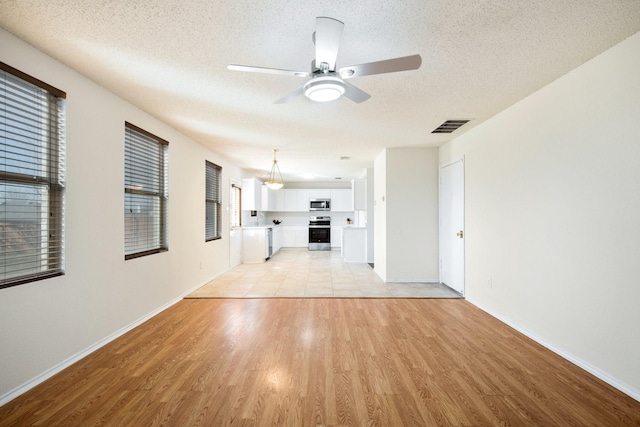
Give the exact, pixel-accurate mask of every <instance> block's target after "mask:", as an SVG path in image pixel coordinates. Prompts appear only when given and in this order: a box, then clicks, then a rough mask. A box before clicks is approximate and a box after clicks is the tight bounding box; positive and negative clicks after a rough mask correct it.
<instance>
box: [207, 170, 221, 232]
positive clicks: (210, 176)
mask: <svg viewBox="0 0 640 427" xmlns="http://www.w3.org/2000/svg"><path fill="white" fill-rule="evenodd" d="M221 172H222V168H221V167H220V166H218V165H216V164H214V163H211V162H208V161H206V160H205V175H206V182H205V209H206V212H205V218H206V219H205V241H207V242H208V241H210V240H215V239H220V238H221V234H222V233H221V229H220V228H221V227H220V211H221V206H222V201H221V198H220V175H221Z"/></svg>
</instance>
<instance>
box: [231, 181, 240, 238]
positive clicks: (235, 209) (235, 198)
mask: <svg viewBox="0 0 640 427" xmlns="http://www.w3.org/2000/svg"><path fill="white" fill-rule="evenodd" d="M240 200H242V188H240V187H238V186H237V185H235V184H231V215H230V216H231V228H234V227H241V226H242V215H241V208H242V206H241V204H240Z"/></svg>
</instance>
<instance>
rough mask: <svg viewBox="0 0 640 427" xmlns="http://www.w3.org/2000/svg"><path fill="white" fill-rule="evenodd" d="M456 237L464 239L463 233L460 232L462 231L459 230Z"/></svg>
mask: <svg viewBox="0 0 640 427" xmlns="http://www.w3.org/2000/svg"><path fill="white" fill-rule="evenodd" d="M456 236H458V237H459V238H461V239H462V238H463V237H464V233H463V232H462V230H460V231H458V232H457V233H456Z"/></svg>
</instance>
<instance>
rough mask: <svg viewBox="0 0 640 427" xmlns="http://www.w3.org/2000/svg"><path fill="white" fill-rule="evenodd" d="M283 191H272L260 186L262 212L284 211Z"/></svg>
mask: <svg viewBox="0 0 640 427" xmlns="http://www.w3.org/2000/svg"><path fill="white" fill-rule="evenodd" d="M284 191H285V190H272V189H270V188H269V187H267V186H266V185H263V186H262V210H263V211H265V212H283V211H284Z"/></svg>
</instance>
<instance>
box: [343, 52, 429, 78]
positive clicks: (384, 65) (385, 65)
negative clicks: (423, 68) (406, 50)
mask: <svg viewBox="0 0 640 427" xmlns="http://www.w3.org/2000/svg"><path fill="white" fill-rule="evenodd" d="M421 64H422V57H421V56H420V55H411V56H403V57H401V58H393V59H385V60H384V61H376V62H367V63H366V64H359V65H351V66H349V67H342V68H340V70H338V73H339V74H340V77H342V78H343V79H350V78H352V77H361V76H370V75H372V74H384V73H395V72H396V71H407V70H417V69H418V68H420V65H421Z"/></svg>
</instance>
